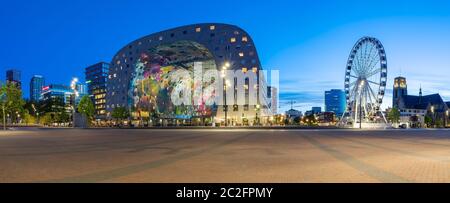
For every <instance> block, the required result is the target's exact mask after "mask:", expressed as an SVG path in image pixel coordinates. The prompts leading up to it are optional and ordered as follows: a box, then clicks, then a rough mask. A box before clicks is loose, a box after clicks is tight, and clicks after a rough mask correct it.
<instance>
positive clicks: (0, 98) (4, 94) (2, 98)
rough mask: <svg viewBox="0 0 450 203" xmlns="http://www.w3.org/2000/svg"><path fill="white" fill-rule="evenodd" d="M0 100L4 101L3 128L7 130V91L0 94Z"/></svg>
mask: <svg viewBox="0 0 450 203" xmlns="http://www.w3.org/2000/svg"><path fill="white" fill-rule="evenodd" d="M0 100H1V103H2V111H3V130H6V112H5V108H6V107H5V105H6V93H3V94H2V95H0Z"/></svg>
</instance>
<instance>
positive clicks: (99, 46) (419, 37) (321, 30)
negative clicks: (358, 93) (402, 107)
mask: <svg viewBox="0 0 450 203" xmlns="http://www.w3.org/2000/svg"><path fill="white" fill-rule="evenodd" d="M204 22H217V23H227V24H233V25H237V26H239V27H241V28H243V29H244V30H246V31H247V32H248V33H249V34H250V35H251V36H252V38H253V40H254V41H255V45H256V48H257V50H258V54H259V56H260V59H261V63H262V65H263V68H264V69H277V70H280V81H281V87H280V104H281V108H280V111H284V110H287V109H289V108H290V105H289V100H295V101H297V103H296V105H295V106H296V108H297V109H299V110H301V111H303V112H304V111H306V110H309V109H311V107H312V106H320V107H323V106H324V105H323V102H324V92H325V91H326V90H330V89H343V86H344V69H345V65H346V62H347V58H348V55H349V53H350V50H351V49H352V47H353V45H354V44H355V43H356V41H357V40H358V39H359V38H360V37H363V36H372V37H375V38H378V39H379V40H380V41H381V42H382V43H383V45H384V47H385V49H386V52H387V60H388V71H389V72H388V84H387V89H388V91H387V94H388V95H387V96H386V98H385V100H384V105H383V107H387V106H391V105H392V104H391V102H392V85H393V80H394V78H395V77H397V76H399V75H402V76H404V77H406V78H407V81H408V87H409V93H410V94H418V93H419V87H420V86H422V88H423V91H424V94H432V93H440V94H441V95H442V96H443V98H444V99H445V100H446V101H448V100H450V82H449V81H448V78H449V77H450V71H448V70H449V69H450V57H449V56H450V37H449V36H450V2H448V1H433V0H428V1H406V0H398V1H395V2H394V1H388V0H378V1H353V0H350V1H334V2H332V1H314V2H313V1H294V0H291V1H288V0H285V1H283V0H281V1H263V2H258V3H255V2H254V1H238V0H231V1H226V2H223V1H206V0H194V1H181V0H173V1H170V2H167V1H160V2H158V3H157V4H155V2H154V1H139V0H134V1H124V0H122V1H120V0H117V1H105V0H97V1H95V0H90V1H88V0H80V1H56V0H42V1H31V0H30V1H8V2H4V3H3V4H2V7H1V8H0V26H1V27H2V32H0V45H1V48H0V70H1V71H0V77H1V80H2V81H4V80H5V71H6V70H7V69H10V68H15V69H19V70H21V71H22V86H23V89H24V96H25V97H29V83H30V80H31V77H32V76H33V75H42V76H44V77H45V78H46V83H47V84H50V83H56V84H69V83H70V81H71V79H72V77H79V78H80V79H84V68H85V67H87V66H89V65H92V64H95V63H97V62H100V61H105V62H110V61H111V58H112V57H113V55H114V54H115V53H116V52H117V51H118V50H119V49H120V48H122V47H123V46H124V45H126V44H127V43H129V42H131V41H133V40H135V39H138V38H140V37H143V36H146V35H149V34H152V33H155V32H159V31H162V30H166V29H170V28H174V27H178V26H183V25H187V24H195V23H204Z"/></svg>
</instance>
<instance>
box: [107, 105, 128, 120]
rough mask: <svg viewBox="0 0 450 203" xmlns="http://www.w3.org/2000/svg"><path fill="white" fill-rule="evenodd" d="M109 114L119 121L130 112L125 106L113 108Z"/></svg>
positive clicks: (125, 117)
mask: <svg viewBox="0 0 450 203" xmlns="http://www.w3.org/2000/svg"><path fill="white" fill-rule="evenodd" d="M111 116H112V117H113V118H114V119H116V120H117V121H119V120H120V121H121V120H123V119H127V118H128V117H129V116H130V113H129V112H128V109H126V108H125V107H117V108H114V110H113V112H112V113H111Z"/></svg>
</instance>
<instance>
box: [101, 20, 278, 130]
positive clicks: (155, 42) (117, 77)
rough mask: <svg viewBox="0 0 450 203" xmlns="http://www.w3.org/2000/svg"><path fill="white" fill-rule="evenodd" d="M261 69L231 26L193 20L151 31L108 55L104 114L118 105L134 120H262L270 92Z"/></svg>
mask: <svg viewBox="0 0 450 203" xmlns="http://www.w3.org/2000/svg"><path fill="white" fill-rule="evenodd" d="M261 72H262V73H264V71H263V70H262V68H261V64H260V61H259V58H258V54H257V51H256V47H255V44H254V43H253V41H252V38H251V37H250V36H249V35H248V33H246V32H245V31H244V30H242V29H241V28H239V27H236V26H233V25H227V24H218V23H211V24H196V25H189V26H183V27H178V28H175V29H170V30H166V31H162V32H158V33H155V34H151V35H149V36H146V37H143V38H141V39H138V40H135V41H133V42H131V43H130V44H128V45H126V46H125V47H123V48H122V49H121V50H120V51H119V52H118V53H117V54H116V55H115V56H114V58H113V60H112V62H111V67H110V70H109V75H108V77H109V78H108V83H107V96H106V101H107V106H106V107H107V112H108V117H109V118H110V119H111V120H114V119H113V118H112V115H113V111H114V109H115V108H119V107H124V108H127V109H128V110H129V112H130V122H132V123H133V124H135V125H140V126H179V125H192V126H218V125H220V126H253V125H266V124H267V123H268V122H270V121H269V120H270V118H271V116H272V112H271V111H270V109H271V108H270V106H271V104H270V101H271V100H270V98H268V97H267V95H268V88H267V86H268V85H267V82H266V81H267V80H266V79H265V77H266V76H265V75H266V74H261ZM214 73H217V74H214ZM250 73H251V74H250ZM208 74H209V75H208ZM205 75H208V76H205ZM236 75H240V76H242V75H244V77H243V78H241V77H240V78H238V77H237V76H236ZM240 80H242V81H240ZM212 84H214V85H215V86H214V87H219V88H211V86H213V85H212ZM217 84H219V85H217ZM252 88H253V89H252ZM269 89H270V88H269ZM195 95H197V96H195ZM240 95H242V97H241V96H240ZM252 96H256V97H252Z"/></svg>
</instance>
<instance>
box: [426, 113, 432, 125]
mask: <svg viewBox="0 0 450 203" xmlns="http://www.w3.org/2000/svg"><path fill="white" fill-rule="evenodd" d="M424 122H425V124H426V125H427V127H430V126H431V125H432V124H433V118H431V116H428V115H426V116H425V120H424Z"/></svg>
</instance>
